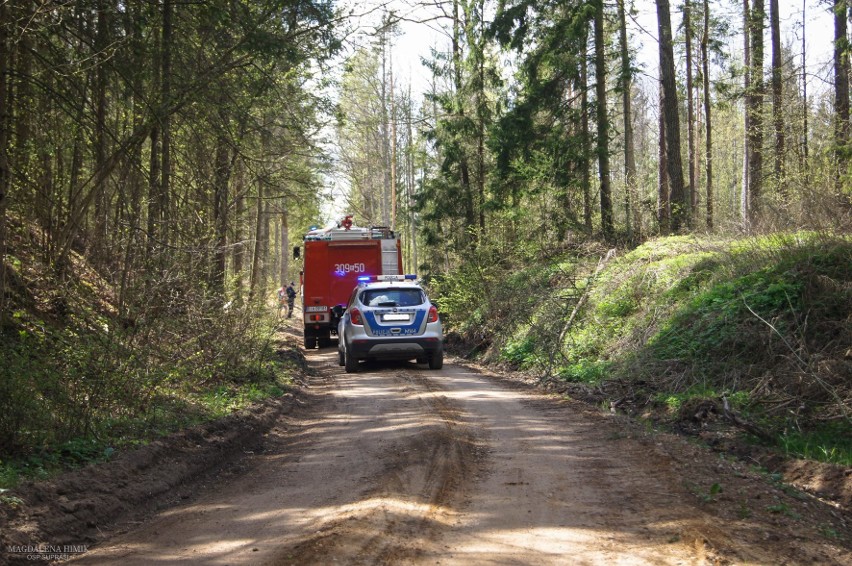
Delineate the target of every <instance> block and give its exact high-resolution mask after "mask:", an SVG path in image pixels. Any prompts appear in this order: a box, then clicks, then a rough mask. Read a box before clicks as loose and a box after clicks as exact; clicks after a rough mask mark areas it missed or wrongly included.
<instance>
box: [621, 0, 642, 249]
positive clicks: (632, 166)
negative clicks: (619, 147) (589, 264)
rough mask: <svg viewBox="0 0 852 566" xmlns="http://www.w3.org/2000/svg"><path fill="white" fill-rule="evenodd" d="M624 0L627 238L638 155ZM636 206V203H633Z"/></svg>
mask: <svg viewBox="0 0 852 566" xmlns="http://www.w3.org/2000/svg"><path fill="white" fill-rule="evenodd" d="M624 1H625V0H618V26H619V43H620V46H619V47H620V48H621V81H622V93H621V97H622V110H623V112H622V114H623V117H624V216H625V221H626V222H627V238H628V239H630V240H632V239H634V233H633V229H634V226H633V224H634V223H633V222H631V202H633V203H635V201H636V199H635V193H636V188H635V184H636V155H635V151H634V147H633V113H632V109H631V100H630V99H631V96H632V94H633V92H632V91H633V77H632V71H631V69H630V51H629V45H628V42H627V17H626V14H625V9H624ZM633 206H636V204H633ZM635 229H636V235H635V236H636V238H639V237H640V234H639V232H640V226H639V225H638V223H636V226H635Z"/></svg>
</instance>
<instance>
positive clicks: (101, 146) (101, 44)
mask: <svg viewBox="0 0 852 566" xmlns="http://www.w3.org/2000/svg"><path fill="white" fill-rule="evenodd" d="M108 11H109V8H108V7H107V6H106V2H105V0H98V5H97V18H98V24H97V34H96V36H95V61H96V62H97V70H96V72H95V170H96V171H99V170H101V169H102V168H103V166H104V161H105V160H106V137H107V132H106V106H107V103H106V90H107V88H106V87H107V85H106V83H107V69H106V64H107V53H106V49H107V45H108V42H109V39H108V38H107V34H108V29H109V28H108V23H109V22H108V15H107V14H108ZM106 184H107V179H104V180H103V181H102V182H101V183H99V184H98V186H97V187H95V191H97V196H95V233H94V234H93V236H92V239H91V241H90V242H89V243H90V244H91V245H92V247H93V249H94V252H95V253H94V257H95V261H97V262H101V261H103V260H104V259H105V258H103V257H101V255H102V250H103V247H104V246H105V245H106V234H107V215H108V210H107V189H106Z"/></svg>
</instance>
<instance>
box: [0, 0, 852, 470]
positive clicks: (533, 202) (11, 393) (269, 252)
mask: <svg viewBox="0 0 852 566" xmlns="http://www.w3.org/2000/svg"><path fill="white" fill-rule="evenodd" d="M787 8H789V6H788V7H787ZM356 10H361V11H362V12H361V13H356ZM638 10H645V11H647V10H651V11H652V12H653V15H654V18H653V22H654V26H655V29H653V30H650V31H649V30H645V29H644V28H642V27H641V25H639V23H637V22H638V20H637V11H638ZM815 11H820V12H821V13H823V14H824V15H825V14H827V15H828V16H829V18H830V21H831V22H832V24H833V25H832V29H831V30H826V29H810V28H809V27H808V22H809V21H811V20H809V18H810V17H811V15H812V13H813V12H815ZM356 15H357V16H361V17H360V19H359V18H356V17H355V16H356ZM368 16H369V17H368ZM370 18H372V19H370ZM373 20H375V21H373ZM788 20H789V21H787V23H788V24H790V22H791V21H793V20H794V24H795V25H793V27H794V28H795V33H782V27H781V17H780V11H779V0H768V1H766V0H742V2H739V1H734V0H714V1H712V2H711V1H710V0H682V1H680V2H679V3H670V2H669V0H656V1H655V2H653V3H652V2H650V0H638V1H631V0H612V1H606V2H605V1H603V0H568V1H561V2H555V1H548V0H499V1H498V2H496V3H495V2H487V1H486V0H446V1H443V0H438V1H434V2H428V3H422V4H417V5H411V4H404V3H400V4H399V5H398V6H396V5H394V4H387V5H377V6H374V7H373V6H368V7H367V8H364V6H355V7H351V6H345V5H343V4H336V3H333V2H329V1H326V0H252V1H245V0H206V1H195V0H144V1H138V2H121V1H117V0H34V1H30V0H24V1H7V2H2V3H0V331H2V334H3V342H2V344H0V352H2V357H3V367H0V455H3V454H21V453H23V454H27V453H29V454H31V453H32V450H33V447H37V446H57V445H62V446H68V445H69V444H68V443H75V442H78V440H77V439H81V438H83V439H86V443H84V444H79V443H77V444H71V446H72V449H69V450H70V453H72V454H77V453H85V454H89V452H87V451H90V452H91V453H95V454H101V453H102V451H103V450H104V446H105V442H106V440H104V439H110V440H109V442H112V443H113V444H114V443H115V442H116V439H125V440H124V441H126V442H134V441H135V440H134V439H137V438H138V437H139V435H143V436H144V435H145V434H148V433H149V431H162V430H166V429H168V428H169V427H172V426H175V425H178V424H181V423H184V422H190V421H193V419H196V418H200V416H199V411H200V412H203V410H202V409H199V408H198V407H205V409H204V410H207V409H208V408H209V407H214V408H215V410H217V411H227V410H230V407H231V406H232V405H234V404H239V403H241V402H245V401H247V400H250V399H253V398H255V397H257V396H263V395H264V394H269V392H271V391H279V390H280V387H281V386H282V385H281V378H280V377H281V373H282V372H285V370H283V369H282V367H284V366H285V365H286V364H285V362H286V360H285V361H282V360H280V359H278V358H276V355H275V352H274V347H273V346H271V345H270V344H271V340H272V339H271V338H270V336H271V330H270V328H272V327H274V324H275V320H274V315H271V314H270V311H272V310H274V308H273V307H270V304H271V303H270V301H271V297H272V295H273V291H274V289H276V288H277V287H279V286H280V285H282V284H283V283H285V282H287V281H290V280H292V279H294V278H297V277H298V267H297V266H296V265H294V264H293V262H292V260H291V259H290V253H289V250H290V249H291V248H292V246H293V245H294V244H293V242H296V243H298V242H299V241H301V237H302V235H303V234H304V233H305V232H306V230H307V229H308V227H309V226H311V225H317V224H323V223H326V222H328V221H334V220H336V218H335V217H334V215H335V214H336V213H337V212H336V211H341V210H342V211H345V212H347V213H351V214H354V215H355V219H356V222H357V223H358V224H360V225H364V226H369V225H383V226H389V227H391V228H392V229H394V230H396V231H397V232H399V233H400V234H401V235H402V239H403V246H404V254H405V255H404V258H405V259H404V261H405V265H406V270H407V271H410V272H416V273H418V274H420V275H421V276H423V277H424V278H425V280H426V281H427V282H429V283H430V284H431V285H433V287H434V291H435V293H436V296H437V297H438V298H439V299H438V300H439V302H440V301H443V302H442V303H441V304H442V308H443V309H444V313H445V315H446V316H447V323H448V324H449V327H450V328H453V329H455V330H457V331H458V332H459V334H460V335H463V339H464V340H465V341H466V343H467V345H469V346H470V347H471V348H473V349H474V350H476V349H477V348H479V349H483V348H486V347H488V346H490V345H492V344H496V343H499V346H500V348H502V350H501V351H502V352H503V354H502V355H503V356H504V357H506V356H508V358H511V359H515V361H517V362H518V363H519V364H521V365H523V364H522V363H521V362H523V361H524V360H526V359H533V358H535V356H533V355H532V350H534V349H535V348H538V347H539V346H535V347H533V346H530V340H529V339H528V338H529V336H532V337H533V338H536V343H537V344H539V345H541V344H549V343H550V342H548V341H551V342H552V341H555V340H562V341H563V342H564V341H565V339H566V337H567V336H569V335H570V332H569V330H568V327H569V326H570V325H571V324H572V323H573V321H574V319H575V315H576V314H577V313H578V312H579V311H580V310H582V308H583V306H584V305H585V304H586V301H587V298H586V295H585V294H584V292H583V285H585V284H586V283H588V284H589V285H591V279H589V277H590V275H589V273H591V271H594V269H595V265H599V263H598V262H599V261H601V262H602V261H603V258H604V257H605V256H606V252H607V250H609V249H617V250H621V251H629V250H632V249H635V248H637V247H638V246H641V245H643V244H644V245H650V243H652V242H654V241H655V239H657V238H661V237H667V236H671V237H674V238H698V239H702V238H710V239H713V241H716V240H718V239H733V238H753V237H762V236H765V235H770V234H797V233H807V234H808V236H802V238H803V239H805V240H808V238H817V240H813V239H811V240H808V243H807V245H808V246H813V248H807V249H808V250H811V251H812V250H813V249H815V250H819V249H821V248H825V247H829V248H831V250H832V252H831V254H829V255H830V260H831V261H829V263H830V264H831V265H832V269H834V267H836V266H837V265H840V266H842V265H843V264H844V263H845V262H846V260H848V259H849V257H850V256H849V255H848V254H849V249H850V248H849V240H848V233H849V229H850V227H852V179H851V178H850V175H852V171H850V170H849V166H848V164H849V157H850V152H852V145H850V143H852V139H850V138H851V137H852V130H850V92H849V85H850V80H852V77H850V48H849V45H850V43H849V42H850V31H851V30H850V29H849V22H850V20H852V4H849V3H848V0H832V1H831V2H818V3H817V2H808V0H804V2H803V3H802V4H801V6H800V7H797V8H796V10H794V15H793V16H792V20H791V19H790V18H789V17H788ZM356 21H358V22H362V23H361V24H356V23H355V22H356ZM364 21H370V22H371V23H370V24H363V22H364ZM412 23H414V24H417V25H422V26H429V27H430V29H432V30H433V31H435V32H436V33H437V36H438V37H439V38H440V41H438V42H436V44H435V46H434V47H433V48H432V50H431V53H430V55H429V56H428V57H424V58H423V61H422V64H423V66H424V68H425V69H427V70H428V74H429V76H430V81H429V87H428V88H427V89H426V90H425V92H415V91H414V90H413V83H412V81H410V80H406V78H405V74H404V73H402V72H400V70H399V69H398V67H397V66H395V63H394V62H395V60H396V59H397V58H396V57H395V53H396V50H397V49H398V48H399V45H400V42H402V41H405V38H404V36H403V35H402V29H403V26H405V25H410V24H412ZM788 27H789V26H788ZM639 29H641V31H642V33H643V34H645V35H648V34H650V36H653V37H654V38H656V37H659V38H660V41H656V40H654V41H653V42H651V43H652V46H653V47H652V48H653V50H654V57H653V58H654V60H655V63H657V65H656V67H655V68H653V69H651V68H647V65H645V66H643V64H640V62H639V58H638V55H639V53H638V49H639V48H638V37H637V33H638V32H637V30H639ZM826 33H831V34H833V40H832V43H831V45H832V46H833V50H832V52H831V53H830V55H829V57H830V61H823V62H822V63H825V64H830V67H825V68H826V69H829V72H827V73H822V74H820V73H821V71H820V69H816V68H811V67H809V64H810V62H811V61H812V59H811V58H810V57H809V56H808V53H807V49H808V47H809V38H810V37H812V36H817V35H825V34H826ZM644 42H645V43H647V37H646V38H645V41H644ZM643 49H646V50H647V49H648V48H647V46H646V47H643ZM332 188H334V190H332ZM329 194H332V195H336V196H334V197H333V198H332V200H334V201H335V202H329ZM332 210H334V211H335V212H330V211H332ZM819 238H827V239H829V240H830V242H831V245H830V246H829V245H827V244H826V245H823V244H821V243H820V242H825V241H826V240H819ZM792 239H793V240H795V239H796V237H795V236H794V237H792ZM672 241H675V242H680V241H681V240H677V239H675V240H672ZM689 241H696V240H689ZM708 241H709V240H708ZM784 241H785V242H787V241H788V240H784ZM815 242H816V243H815ZM678 245H679V244H678ZM785 245H786V244H785ZM791 245H792V244H791ZM797 245H798V244H797ZM708 246H709V244H708ZM673 247H677V245H673ZM697 247H698V248H700V251H702V252H703V251H706V249H705V248H702V246H701V245H700V244H699V245H697ZM711 247H712V246H711ZM713 249H714V250H716V249H717V248H713ZM797 249H799V248H797ZM802 249H804V248H802ZM681 251H683V250H681ZM619 253H621V252H619ZM725 253H727V252H725ZM566 256H572V257H577V258H582V259H583V260H584V261H586V260H588V261H589V262H591V263H590V264H588V265H587V264H585V263H583V264H582V266H581V265H580V264H581V263H582V262H578V263H577V264H572V265H574V267H571V268H570V269H568V268H567V267H565V268H564V269H563V271H562V275H563V276H564V281H569V280H570V281H571V285H572V289H573V290H574V291H576V293H575V294H574V295H571V297H569V298H568V299H565V300H566V301H568V302H567V305H568V306H567V307H566V306H564V305H563V306H562V307H560V308H565V309H567V310H565V311H564V312H562V316H563V318H564V319H565V320H567V321H568V322H567V324H566V325H565V326H564V327H563V325H562V324H561V323H560V324H558V325H555V327H556V330H555V336H551V335H548V336H537V335H536V334H535V332H534V331H533V332H531V333H530V334H529V336H527V337H524V338H518V335H517V334H512V333H517V332H518V331H519V330H518V327H517V326H512V325H510V326H511V332H509V334H506V335H502V336H501V335H500V334H499V331H497V330H494V326H497V325H499V324H500V322H498V321H505V320H506V319H505V317H508V316H509V315H517V311H516V310H513V307H515V306H516V305H519V304H521V305H522V304H527V303H523V302H522V301H519V299H518V297H517V296H515V295H499V296H490V295H488V289H489V288H491V287H492V286H500V285H502V284H503V283H505V281H506V279H507V278H508V275H509V274H512V273H521V272H524V270H525V269H527V268H530V267H534V266H536V265H543V264H548V265H563V264H562V263H560V262H563V260H564V258H565V257H566ZM637 256H640V257H645V260H647V256H643V253H642V252H638V253H637ZM740 259H742V258H740ZM764 259H765V258H764ZM743 261H745V260H743ZM746 263H747V262H746ZM770 263H771V262H770ZM743 265H744V263H743ZM761 265H762V264H761ZM590 266H591V267H590ZM599 267H601V266H600V265H599ZM741 267H742V266H741ZM847 267H848V264H847ZM590 270H591V271H590ZM737 273H738V274H740V272H737ZM843 273H845V275H842V274H838V273H837V272H835V271H831V273H829V274H828V275H825V274H822V273H820V274H821V275H824V276H825V277H829V276H830V277H835V278H836V279H838V280H840V283H838V287H836V289H839V290H838V291H837V293H839V294H840V295H839V296H840V297H841V298H843V297H848V294H849V286H848V285H849V284H848V281H847V282H846V283H844V282H843V281H844V280H843V277H848V271H845V272H843ZM597 274H598V271H594V273H593V276H596V275H597ZM681 275H683V274H681ZM681 275H678V277H680V276H681ZM542 277H543V278H542ZM554 277H556V278H557V279H558V278H559V277H557V276H556V275H554V273H553V272H552V271H551V272H548V274H546V276H545V275H542V274H541V273H539V274H536V275H535V276H533V277H532V279H534V280H535V281H537V282H538V283H536V285H540V287H536V289H540V290H542V292H544V289H545V288H547V287H548V286H549V287H553V286H554V285H555V283H554ZM830 277H829V278H830ZM773 281H774V280H773ZM832 281H834V279H832ZM584 282H586V283H584ZM513 284H514V285H516V286H517V287H518V289H519V290H520V291H529V290H530V289H531V287H529V285H531V284H532V283H531V279H527V278H524V277H521V278H520V279H517V280H515V281H514V283H513ZM771 284H775V282H771ZM844 285H845V286H844ZM829 287H830V286H829ZM831 288H832V289H835V288H834V287H831ZM772 289H774V290H775V291H777V288H776V287H772ZM785 289H786V288H785ZM797 289H798V288H797ZM783 290H784V289H782V291H783ZM476 291H482V294H477V292H476ZM635 292H637V293H638V292H639V291H635ZM844 293H845V294H844ZM484 296H486V298H487V300H488V301H492V302H491V303H488V304H486V303H485V302H481V303H477V302H476V301H483V299H482V297H484ZM778 296H779V297H781V299H779V301H780V302H779V303H778V304H779V305H781V307H784V304H785V303H783V296H784V293H783V292H780V294H778ZM530 297H538V298H542V297H543V295H536V294H530V295H527V298H530ZM542 300H544V299H542ZM547 300H557V299H553V298H552V297H551V298H549V299H547ZM660 300H661V301H665V300H667V299H666V298H665V297H663V298H661V299H660ZM471 301H473V302H471ZM844 301H845V299H843V300H840V302H839V303H838V304H839V305H840V307H839V308H841V314H842V312H845V311H842V309H844V308H845V309H848V304H847V303H845V302H844ZM776 302H778V301H776ZM773 304H775V303H773ZM844 304H845V305H846V306H845V307H844V306H843V305H844ZM454 305H455V306H454ZM465 305H466V306H465ZM471 306H473V308H471ZM479 307H482V308H479ZM486 307H487V308H486ZM530 308H532V307H530ZM613 308H620V307H618V305H616V307H613ZM465 309H467V313H466V312H465ZM472 311H476V312H472ZM560 312H561V311H560ZM796 316H798V315H796ZM773 320H774V319H773ZM841 320H842V319H841ZM515 321H517V318H516V319H515ZM526 322H527V323H529V324H528V325H527V330H528V329H529V328H533V330H535V328H536V321H535V320H532V321H530V320H527V321H526ZM847 324H848V319H847ZM489 325H491V326H490V327H491V331H490V334H489V332H488V331H487V330H488V328H489ZM563 328H564V330H562V329H563ZM598 330H600V329H598ZM603 330H604V331H605V330H606V329H605V328H604V329H603ZM837 332H839V335H840V338H838V339H837V340H836V341H835V342H832V344H833V345H834V346H836V348H835V349H837V350H838V351H840V350H841V349H842V347H843V345H844V344H847V342H848V340H849V329H848V327H846V329H845V330H844V329H843V328H842V327H841V329H840V330H839V331H837ZM803 340H804V341H805V342H807V340H808V339H805V338H803ZM556 347H557V348H561V347H562V346H561V345H557V346H556ZM757 347H760V346H757ZM525 348H526V350H525ZM527 350H529V352H527ZM513 352H514V354H513ZM519 352H520V353H521V354H524V352H527V353H530V356H526V357H525V354H524V355H522V356H520V358H519V357H518V356H517V354H518V353H519ZM539 354H541V353H539ZM663 354H665V356H668V357H677V356H676V354H675V353H672V352H670V351H667V352H664V353H663ZM663 354H661V355H663ZM599 355H602V354H600V352H598V351H596V352H594V356H599ZM513 356H514V358H513ZM847 356H848V354H847ZM545 357H546V356H545ZM536 360H537V362H536V363H537V364H538V363H539V362H541V360H542V358H541V356H540V355H539V357H538V358H536ZM550 362H552V359H551V360H550ZM550 362H549V363H550ZM587 362H588V360H586V359H582V360H581V359H579V358H578V359H574V360H573V361H572V362H571V363H569V364H568V365H567V366H565V367H567V368H569V369H567V370H565V372H567V373H565V372H563V374H561V375H562V376H563V377H565V376H566V375H568V376H570V375H575V374H576V371H580V370H582V371H581V373H583V372H586V370H588V369H589V367H592V368H593V370H594V371H592V373H594V372H599V371H603V370H602V369H601V368H604V367H609V366H602V365H600V364H598V365H595V364H596V363H597V362H595V364H592V366H589V364H588V363H587ZM814 363H816V361H815V362H814ZM539 365H540V364H539ZM545 365H547V364H545ZM552 365H553V364H552V363H550V365H548V368H550V366H552ZM806 365H807V364H806ZM808 367H810V366H808ZM571 368H573V369H571ZM577 368H580V370H577ZM583 368H585V369H583ZM843 368H845V369H843V370H842V371H841V372H840V373H837V374H836V375H845V374H843V373H842V372H845V371H848V362H847V364H846V366H843ZM551 369H552V368H551ZM554 371H555V370H554ZM832 371H833V370H832ZM548 372H550V369H548ZM572 372H574V373H572ZM586 373H588V372H586ZM586 373H584V374H583V375H586ZM581 381H582V380H581ZM828 388H829V389H831V394H830V395H829V396H828V397H829V398H830V401H829V402H828V403H829V405H830V406H831V408H830V410H828V412H827V413H826V414H825V415H824V416H825V418H826V419H828V420H831V421H832V422H834V420H836V419H838V418H839V419H845V421H846V422H847V423H848V422H849V413H848V406H849V403H848V398H847V397H843V396H844V395H846V394H847V392H848V388H846V389H844V390H843V391H840V392H839V393H838V391H839V390H838V389H837V388H836V387H835V385H832V384H829V387H828ZM823 393H825V391H823ZM838 395H840V396H841V397H842V398H840V397H838ZM63 443H64V444H63ZM69 450H66V454H67V453H68V452H69ZM43 463H44V462H43V461H39V463H38V465H42V464H43ZM9 470H11V471H8V470H7V471H8V473H9V474H12V473H15V474H16V473H18V471H20V470H19V469H18V468H16V469H15V470H12V469H9Z"/></svg>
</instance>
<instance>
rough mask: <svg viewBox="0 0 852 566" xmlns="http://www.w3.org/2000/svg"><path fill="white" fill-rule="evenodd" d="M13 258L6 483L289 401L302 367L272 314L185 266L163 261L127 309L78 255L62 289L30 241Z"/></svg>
mask: <svg viewBox="0 0 852 566" xmlns="http://www.w3.org/2000/svg"><path fill="white" fill-rule="evenodd" d="M28 254H29V255H28ZM9 258H10V259H9V262H8V264H7V266H8V267H9V277H10V281H11V286H10V287H11V289H12V301H11V303H12V310H11V312H10V313H8V316H7V317H5V318H6V320H5V324H4V325H2V326H0V360H2V364H0V489H5V488H8V487H11V486H13V485H14V484H15V483H16V482H18V481H20V479H21V478H42V477H46V476H48V475H50V474H52V473H54V472H56V471H58V470H61V469H64V468H65V467H68V466H77V465H82V464H85V463H88V462H96V461H100V460H104V459H108V458H110V457H111V456H112V455H113V454H114V453H115V452H116V451H117V450H120V449H122V448H125V447H128V446H133V445H136V444H139V443H144V442H148V441H150V440H151V439H153V438H156V437H158V436H161V435H163V434H168V433H171V432H174V431H176V430H179V429H181V428H184V427H186V426H190V425H193V424H197V423H200V422H204V421H208V420H211V419H215V418H218V417H221V416H224V415H227V414H229V413H230V412H232V411H235V410H238V409H240V408H243V407H245V406H247V405H248V404H250V403H252V402H255V401H258V400H260V399H264V398H267V397H271V396H280V395H281V394H282V393H283V392H284V391H285V390H286V388H287V387H288V385H289V383H290V381H291V376H292V375H293V374H294V373H295V372H296V368H295V367H294V365H293V364H294V362H292V361H288V360H286V359H285V358H284V356H282V355H281V354H280V352H278V350H277V344H276V343H274V342H273V334H274V330H275V325H276V320H275V319H274V314H273V313H274V311H273V310H272V309H270V308H267V307H266V306H264V305H263V304H261V303H260V301H258V302H256V303H254V304H252V303H248V302H246V303H239V302H231V303H227V304H223V303H225V300H224V299H223V298H222V296H221V294H219V293H216V292H213V291H212V290H211V289H208V288H206V287H205V286H204V285H199V284H197V282H196V283H194V284H190V282H192V281H197V280H198V279H197V274H195V273H192V272H191V271H189V270H186V269H185V268H181V267H175V266H163V271H162V272H161V277H159V278H158V279H157V280H156V281H154V280H151V281H149V282H147V283H146V284H144V285H142V286H141V287H140V288H133V289H127V290H126V299H125V300H124V301H123V302H122V304H121V305H120V306H119V305H117V303H118V302H119V301H117V297H116V296H115V294H114V292H113V289H114V287H113V286H112V285H111V284H110V283H109V282H108V281H106V279H105V278H104V277H103V276H101V275H100V274H99V273H97V272H96V271H95V270H94V269H93V268H91V266H89V265H87V264H86V263H85V261H84V260H83V259H82V256H80V255H77V254H74V256H73V265H72V266H71V267H70V269H71V270H72V272H73V275H75V277H69V278H68V281H67V283H66V284H64V285H62V286H61V288H56V287H50V286H48V284H47V283H46V282H47V281H51V280H52V278H51V277H50V276H49V271H48V269H49V268H48V267H47V266H45V265H43V264H42V263H41V262H40V260H39V258H38V257H37V256H36V255H34V254H32V253H31V250H30V248H29V247H27V246H26V245H18V246H16V247H13V248H12V249H11V250H10V253H9Z"/></svg>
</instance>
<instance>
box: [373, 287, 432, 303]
mask: <svg viewBox="0 0 852 566" xmlns="http://www.w3.org/2000/svg"><path fill="white" fill-rule="evenodd" d="M425 301H426V296H425V295H424V294H423V291H421V290H420V289H367V290H366V291H364V292H363V293H361V302H362V303H364V304H365V305H367V306H370V307H413V306H417V305H422V304H423V303H424V302H425Z"/></svg>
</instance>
